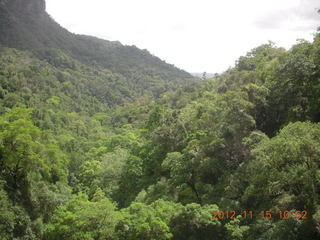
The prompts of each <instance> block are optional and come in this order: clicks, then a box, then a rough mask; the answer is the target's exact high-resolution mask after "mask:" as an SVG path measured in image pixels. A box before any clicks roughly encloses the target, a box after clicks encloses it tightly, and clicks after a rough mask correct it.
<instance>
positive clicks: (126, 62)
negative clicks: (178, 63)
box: [0, 0, 194, 96]
mask: <svg viewBox="0 0 320 240" xmlns="http://www.w3.org/2000/svg"><path fill="white" fill-rule="evenodd" d="M45 9H46V5H45V1H44V0H26V1H22V0H12V1H7V0H1V1H0V16H1V17H0V44H2V45H3V46H5V47H10V48H17V49H20V50H29V51H32V52H33V53H35V54H36V55H37V56H38V57H39V58H40V59H45V60H47V61H49V62H50V61H52V58H54V56H55V55H57V51H58V52H59V51H63V52H64V53H65V54H67V55H69V56H71V57H72V58H74V59H76V60H78V61H80V62H82V63H84V64H88V65H90V66H93V67H95V68H101V67H102V68H106V69H109V70H111V71H112V72H113V73H117V74H121V75H123V76H124V77H125V78H127V79H128V80H130V81H132V82H135V81H137V84H138V82H139V80H140V81H145V82H147V83H148V84H147V85H150V86H146V89H149V88H152V86H153V85H155V84H156V83H157V82H159V85H161V87H160V88H163V89H162V90H161V91H156V92H154V91H153V93H152V95H154V96H159V95H160V94H161V93H163V92H164V91H165V90H169V89H172V88H176V87H179V86H182V85H185V84H187V83H188V82H189V81H193V79H194V78H193V77H192V76H191V75H190V74H189V73H187V72H186V71H183V70H181V69H178V68H176V67H175V66H174V65H171V64H167V63H166V62H164V61H163V60H161V59H160V58H158V57H156V56H154V55H152V54H150V53H149V52H147V51H145V50H141V49H139V48H137V47H135V46H126V45H122V44H121V43H119V42H113V41H108V40H102V39H99V38H97V37H93V36H86V35H78V34H73V33H71V32H69V31H68V30H66V29H65V28H63V27H61V26H60V25H59V24H58V23H56V22H55V20H54V19H53V18H52V17H50V15H49V14H48V13H47V12H46V10H45ZM137 79H138V80H137ZM141 79H144V80H141ZM169 85H170V86H169ZM173 85H174V86H173ZM163 86H164V87H163Z"/></svg>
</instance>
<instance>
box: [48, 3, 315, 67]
mask: <svg viewBox="0 0 320 240" xmlns="http://www.w3.org/2000/svg"><path fill="white" fill-rule="evenodd" d="M317 2H318V0H281V1H279V0H259V1H257V0H242V1H239V0H224V1H213V0H162V1H150V0H135V1H130V0H108V1H102V0H90V1H88V0H68V1H64V0H47V10H48V12H49V14H51V15H52V16H53V18H54V19H56V21H57V22H59V23H60V24H61V25H62V26H64V27H66V28H67V29H68V30H70V31H72V32H75V33H81V34H89V35H94V36H98V37H101V38H104V39H108V40H119V41H120V42H122V43H123V44H128V45H136V46H138V47H139V48H142V49H148V50H149V51H150V52H151V53H153V54H155V55H157V56H159V57H160V58H162V59H164V60H166V62H169V63H173V64H175V65H176V66H178V67H180V68H183V69H185V70H187V71H190V72H202V71H207V72H221V71H223V70H226V69H227V68H228V67H229V66H231V65H233V64H234V62H235V60H236V59H237V58H238V57H239V56H240V55H243V54H245V53H246V52H247V51H249V50H250V49H252V48H254V47H256V46H258V45H260V44H263V43H266V42H267V41H268V40H272V41H274V42H276V43H278V45H280V46H284V47H289V46H290V45H292V44H293V43H294V42H295V40H296V39H297V38H306V39H308V40H311V39H312V33H313V32H314V31H315V29H316V26H317V25H320V21H319V16H318V15H317V14H315V12H316V11H315V10H314V8H315V7H316V5H317V4H318V3H317ZM318 5H320V4H318ZM319 7H320V6H319ZM313 13H314V14H313ZM318 23H319V24H318Z"/></svg>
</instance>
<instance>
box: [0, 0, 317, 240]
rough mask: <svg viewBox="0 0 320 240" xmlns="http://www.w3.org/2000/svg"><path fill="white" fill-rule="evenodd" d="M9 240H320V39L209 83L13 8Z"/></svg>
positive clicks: (1, 120)
mask: <svg viewBox="0 0 320 240" xmlns="http://www.w3.org/2000/svg"><path fill="white" fill-rule="evenodd" d="M0 114H1V115H0V239H1V240H2V239H3V240H12V239H16V240H58V239H59V240H106V239H108V240H109V239H110V240H169V239H173V240H196V239H197V240H209V239H210V240H211V239H226V240H242V239H243V240H257V239H258V240H266V239H267V240H268V239H270V240H275V239H279V240H310V239H320V199H319V196H320V124H319V121H320V34H319V33H316V34H315V37H314V41H313V42H308V41H304V40H299V41H298V42H297V43H296V44H295V45H294V46H292V48H291V49H289V50H285V49H283V48H278V47H277V46H275V44H274V43H272V42H269V43H267V44H264V45H261V46H259V47H257V48H255V49H252V50H251V51H249V52H248V53H247V55H245V56H241V57H240V58H239V59H238V61H237V62H236V65H235V67H233V68H230V69H228V70H227V71H225V72H224V73H222V74H219V75H216V76H215V77H214V78H212V79H208V80H205V81H201V80H199V79H194V78H192V77H191V75H189V74H188V73H186V72H184V71H182V70H179V69H177V68H175V67H174V66H172V65H169V64H166V63H165V62H163V61H161V60H160V59H158V58H157V57H155V56H152V55H151V54H149V53H148V52H147V51H146V50H140V49H138V48H136V47H133V46H131V47H130V46H123V45H122V44H120V43H118V42H108V41H105V40H100V39H96V38H93V37H88V36H79V35H75V34H71V33H69V32H68V31H67V30H65V29H63V28H61V27H60V26H59V25H58V24H57V23H55V22H54V20H52V19H51V18H50V17H49V16H48V14H47V13H46V12H45V3H44V1H43V0H24V1H22V0H11V1H7V0H0Z"/></svg>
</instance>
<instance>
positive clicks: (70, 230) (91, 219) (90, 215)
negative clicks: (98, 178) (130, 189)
mask: <svg viewBox="0 0 320 240" xmlns="http://www.w3.org/2000/svg"><path fill="white" fill-rule="evenodd" d="M120 217H121V216H120V215H119V213H117V212H115V206H114V204H113V203H112V202H110V201H109V200H108V199H107V198H105V197H103V196H101V194H100V193H99V192H97V193H96V195H95V197H94V198H93V201H88V199H87V197H86V196H85V195H82V194H80V195H77V196H74V197H73V198H72V199H70V200H69V201H68V202H67V203H66V204H64V205H62V206H60V207H59V208H58V209H57V210H56V211H55V213H54V215H53V216H52V218H51V221H50V223H49V224H48V225H47V226H46V229H45V239H48V240H50V239H52V240H53V239H66V240H69V239H70V240H75V239H77V240H78V239H79V240H80V239H86V240H93V239H97V240H99V239H112V237H113V235H114V231H115V226H116V224H117V222H118V221H119V219H120Z"/></svg>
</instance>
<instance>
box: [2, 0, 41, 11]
mask: <svg viewBox="0 0 320 240" xmlns="http://www.w3.org/2000/svg"><path fill="white" fill-rule="evenodd" d="M0 5H2V7H5V8H7V9H8V10H10V11H19V12H21V11H23V12H27V13H37V14H39V13H44V12H45V10H46V2H45V0H0Z"/></svg>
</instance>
